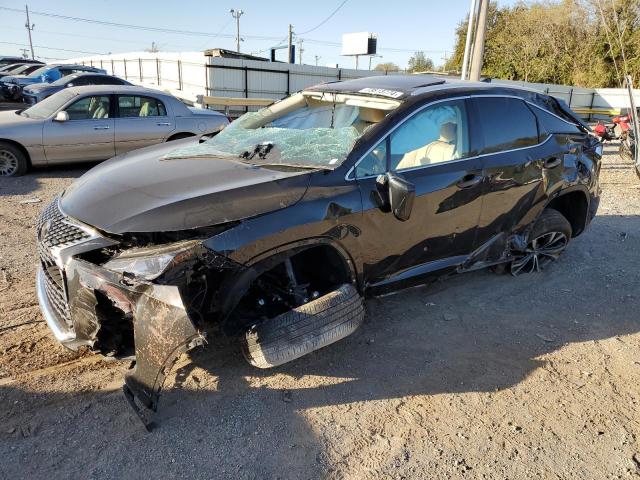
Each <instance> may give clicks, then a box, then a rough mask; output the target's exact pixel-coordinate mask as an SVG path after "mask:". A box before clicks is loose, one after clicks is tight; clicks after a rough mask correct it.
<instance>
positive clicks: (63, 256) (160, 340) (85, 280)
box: [36, 202, 204, 420]
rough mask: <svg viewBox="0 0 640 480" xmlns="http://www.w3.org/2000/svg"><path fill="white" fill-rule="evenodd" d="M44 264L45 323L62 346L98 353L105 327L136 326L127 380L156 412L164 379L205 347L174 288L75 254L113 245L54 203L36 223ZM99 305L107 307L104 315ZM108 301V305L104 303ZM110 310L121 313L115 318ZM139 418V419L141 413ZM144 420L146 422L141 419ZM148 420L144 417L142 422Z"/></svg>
mask: <svg viewBox="0 0 640 480" xmlns="http://www.w3.org/2000/svg"><path fill="white" fill-rule="evenodd" d="M37 232H38V250H39V253H40V265H39V267H38V271H37V275H36V289H37V294H38V302H39V304H40V308H41V310H42V313H43V316H44V318H45V320H46V322H47V325H48V326H49V328H50V329H51V331H52V333H53V334H54V336H55V338H56V339H57V340H58V341H59V342H60V343H62V344H63V345H64V346H66V347H68V348H70V349H72V350H76V349H78V348H79V347H81V346H88V347H90V348H92V349H94V350H97V349H98V348H96V347H99V343H100V339H101V335H100V332H101V329H109V328H113V327H114V325H113V322H115V321H118V322H122V321H123V319H124V320H125V321H126V322H128V324H129V325H132V326H133V340H134V345H135V361H134V362H133V363H132V366H131V369H130V370H129V371H128V372H127V373H126V374H125V393H126V394H127V399H128V400H129V401H130V402H131V403H132V405H134V406H135V401H134V399H137V400H138V401H139V402H140V403H141V404H142V405H144V406H145V407H147V408H149V409H151V410H153V411H155V410H156V409H157V404H158V397H159V394H160V390H161V389H162V385H163V383H164V379H165V377H166V375H167V374H168V372H169V371H170V370H171V367H172V366H173V364H174V362H175V361H176V360H177V359H178V357H179V356H180V355H181V354H182V353H184V352H186V351H188V350H190V349H191V348H194V347H196V346H198V345H202V344H203V343H204V336H203V334H202V333H201V332H200V331H198V329H197V328H196V327H195V325H194V324H193V322H192V321H191V320H190V318H189V316H188V314H187V311H186V308H185V305H184V303H183V301H182V297H181V294H180V290H179V288H178V287H177V286H173V285H159V284H155V283H152V282H150V281H145V280H139V279H131V278H128V277H124V276H123V275H122V274H120V273H116V272H112V271H110V270H107V269H105V268H103V267H101V266H99V265H96V264H93V263H91V262H88V261H86V260H83V259H82V258H79V257H78V256H77V255H78V254H79V253H83V252H89V251H91V250H95V249H96V248H100V247H104V246H105V245H109V244H113V243H114V242H113V241H111V240H109V239H105V238H104V237H101V236H100V235H99V233H98V232H95V231H93V230H92V229H91V228H90V227H88V226H86V225H83V224H81V223H79V222H76V221H75V220H73V219H71V218H69V217H66V216H64V214H62V212H61V211H60V210H59V207H58V206H57V202H54V204H52V205H51V206H50V207H48V208H47V209H46V210H45V212H44V213H43V215H42V217H41V218H40V220H39V222H38V225H37ZM101 299H102V302H103V303H104V302H105V301H106V302H107V303H108V304H109V307H110V308H109V309H108V311H107V312H105V310H104V308H102V307H101ZM105 299H106V300H105ZM110 312H119V313H121V314H122V315H117V317H118V318H117V319H116V318H113V315H111V314H110ZM136 412H137V413H138V414H140V410H139V409H137V410H136ZM141 418H142V416H141ZM143 420H144V418H143Z"/></svg>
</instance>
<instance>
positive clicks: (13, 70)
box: [0, 63, 42, 78]
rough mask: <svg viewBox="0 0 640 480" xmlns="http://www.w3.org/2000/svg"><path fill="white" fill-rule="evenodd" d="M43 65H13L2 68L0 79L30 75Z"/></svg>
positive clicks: (0, 69)
mask: <svg viewBox="0 0 640 480" xmlns="http://www.w3.org/2000/svg"><path fill="white" fill-rule="evenodd" d="M41 66H42V65H40V64H38V63H12V64H10V65H5V66H4V67H1V68H0V78H1V77H5V76H7V75H28V74H30V73H31V72H33V71H35V70H37V69H38V68H40V67H41Z"/></svg>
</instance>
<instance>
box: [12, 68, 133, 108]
mask: <svg viewBox="0 0 640 480" xmlns="http://www.w3.org/2000/svg"><path fill="white" fill-rule="evenodd" d="M86 85H131V83H129V82H127V81H126V80H124V79H122V78H119V77H114V76H113V75H105V74H101V73H72V74H71V75H67V76H66V77H62V78H61V79H59V80H56V81H55V82H52V83H38V84H35V85H28V86H26V87H24V88H23V89H22V101H23V102H24V103H26V104H29V105H33V104H35V103H38V102H39V101H40V100H43V99H45V98H47V97H50V96H51V95H53V94H54V93H56V92H59V91H60V90H63V89H65V88H69V87H81V86H86Z"/></svg>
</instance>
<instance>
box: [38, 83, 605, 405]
mask: <svg viewBox="0 0 640 480" xmlns="http://www.w3.org/2000/svg"><path fill="white" fill-rule="evenodd" d="M601 155H602V145H601V144H600V142H599V141H598V139H597V138H596V137H595V136H594V135H592V133H591V132H590V131H589V129H588V127H586V126H585V125H584V124H583V123H582V122H581V121H580V120H578V119H577V118H576V117H575V115H574V114H573V113H572V112H571V111H570V110H569V109H568V108H567V107H565V106H563V105H561V104H560V103H558V101H556V100H555V99H554V98H552V97H549V96H547V95H543V94H540V93H537V92H534V91H529V90H524V89H520V88H507V87H504V86H495V85H491V84H487V83H469V82H460V81H455V82H453V81H448V80H447V81H445V80H442V79H438V78H434V77H426V76H400V75H398V76H379V77H372V78H362V79H357V80H348V81H342V82H334V83H327V84H322V85H318V86H316V87H313V88H308V89H306V90H304V91H302V92H299V93H297V94H295V95H293V96H291V97H288V98H287V99H285V100H282V101H280V102H278V103H276V104H274V105H273V106H271V107H269V108H266V109H263V110H261V111H259V112H257V113H247V114H245V115H244V116H243V117H241V118H240V119H238V120H236V121H234V122H233V123H232V124H231V125H230V126H229V127H227V128H226V129H224V130H223V131H222V132H221V133H220V134H219V135H217V136H215V137H213V138H212V139H210V140H208V141H207V142H204V143H199V144H190V145H189V146H185V147H180V148H176V145H171V144H167V145H162V146H156V147H149V148H147V149H145V150H142V151H139V152H131V153H130V154H127V155H126V156H125V157H123V158H115V159H112V160H111V161H108V162H106V163H103V164H102V165H99V166H97V167H95V168H94V169H92V170H90V171H89V172H87V173H86V174H85V175H84V176H82V177H81V178H79V179H78V180H76V181H75V182H74V183H73V184H72V185H71V186H70V187H69V188H67V189H66V190H65V191H64V192H63V194H62V195H61V196H60V197H59V198H57V199H56V200H55V201H54V202H53V203H52V204H51V205H50V206H49V207H48V208H47V209H46V210H45V212H44V213H43V214H42V216H41V218H40V220H39V221H38V224H37V227H36V231H37V232H38V238H39V240H38V242H39V251H40V255H41V256H40V266H39V269H38V280H37V283H38V286H37V290H38V297H39V302H40V307H41V309H42V311H43V313H44V316H45V318H46V320H47V322H48V324H49V326H50V328H51V330H52V331H53V333H54V335H55V336H56V338H57V339H58V340H59V341H60V342H61V343H62V344H63V345H66V346H68V347H70V348H77V347H79V346H81V345H87V346H89V347H90V348H91V349H93V350H94V351H96V352H100V353H102V354H106V355H116V356H129V355H135V358H136V362H135V366H134V367H133V368H132V369H131V370H130V371H129V372H128V373H127V374H126V376H125V383H126V386H125V393H126V395H127V398H128V399H129V400H130V403H131V404H132V405H133V406H134V407H135V408H136V411H137V412H138V413H139V414H140V415H141V416H142V417H144V412H143V411H142V410H141V409H140V408H139V405H138V403H141V404H142V405H144V406H146V407H149V408H151V409H152V410H155V408H156V406H157V401H158V394H159V391H160V388H161V386H162V382H163V380H164V377H165V375H166V374H167V371H168V370H169V369H170V367H171V365H172V364H173V361H174V360H175V359H176V358H177V356H178V355H179V354H180V353H182V352H184V351H186V350H189V349H191V348H193V347H195V346H197V345H201V344H203V342H204V336H205V333H206V332H211V331H216V332H219V333H220V334H225V335H229V336H232V337H237V338H238V340H239V343H240V346H241V348H242V351H243V352H244V354H245V356H246V358H247V360H248V361H249V362H250V363H251V364H252V365H254V366H257V367H261V368H266V367H272V366H275V365H279V364H282V363H284V362H287V361H290V360H293V359H295V358H297V357H300V356H301V355H304V354H306V353H309V352H310V351H312V350H315V349H318V348H320V347H323V346H325V345H328V344H330V343H332V342H334V341H336V340H338V339H340V338H343V337H345V336H347V335H349V334H350V333H351V332H353V331H354V330H355V329H356V328H357V327H358V326H359V325H360V324H361V323H362V321H363V316H364V309H363V300H362V299H363V296H364V295H367V294H368V295H376V294H379V293H384V292H388V291H391V290H394V289H398V288H403V287H407V286H409V285H414V284H419V283H423V282H425V279H427V278H429V277H433V276H435V275H442V274H445V273H450V272H467V271H471V270H475V269H478V268H484V267H489V266H502V267H501V268H497V270H505V269H506V270H507V271H510V272H511V273H512V274H513V275H518V274H523V273H528V272H536V271H538V270H539V269H540V268H542V266H544V265H545V264H546V263H547V262H548V261H551V260H554V259H556V258H557V257H558V256H560V254H561V253H562V252H563V251H564V249H565V248H566V247H567V245H568V244H569V242H570V240H571V239H572V238H573V237H575V236H577V235H580V234H581V233H582V232H583V231H584V230H585V228H586V227H587V225H588V224H589V222H590V221H591V219H592V218H593V216H594V215H595V213H596V209H597V207H598V201H599V193H600V188H599V183H598V174H599V171H600V162H601ZM136 399H137V400H136Z"/></svg>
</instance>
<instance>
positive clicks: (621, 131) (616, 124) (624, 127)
mask: <svg viewBox="0 0 640 480" xmlns="http://www.w3.org/2000/svg"><path fill="white" fill-rule="evenodd" d="M611 122H612V125H605V124H604V123H602V122H598V124H597V125H596V126H595V127H594V129H593V131H594V132H595V133H596V135H598V136H599V137H600V138H601V139H602V140H603V141H610V140H618V139H620V138H622V137H623V136H624V135H625V134H628V132H629V131H630V130H631V114H629V113H628V114H626V115H617V116H615V117H613V118H612V119H611Z"/></svg>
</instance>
